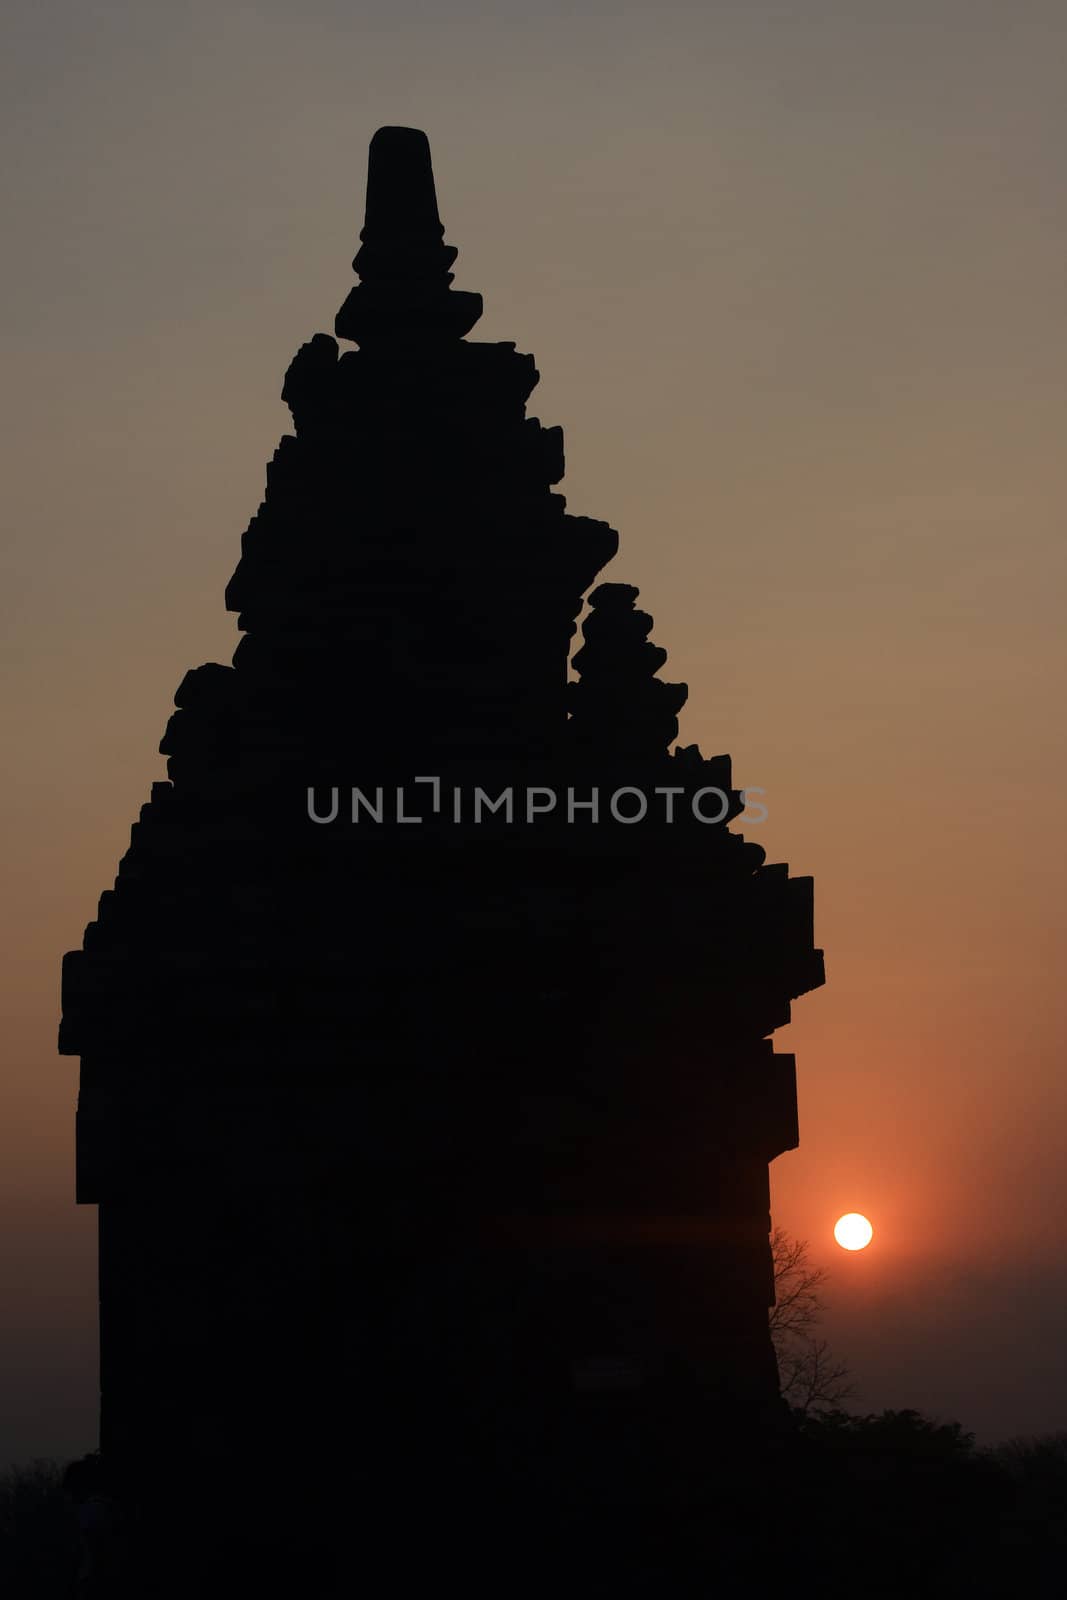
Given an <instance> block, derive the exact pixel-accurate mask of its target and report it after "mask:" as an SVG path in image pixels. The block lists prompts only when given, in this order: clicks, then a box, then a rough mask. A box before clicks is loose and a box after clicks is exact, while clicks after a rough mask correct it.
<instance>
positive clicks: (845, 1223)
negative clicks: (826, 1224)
mask: <svg viewBox="0 0 1067 1600" xmlns="http://www.w3.org/2000/svg"><path fill="white" fill-rule="evenodd" d="M834 1238H835V1239H836V1240H837V1242H838V1244H839V1245H840V1246H841V1248H842V1250H866V1248H867V1246H868V1245H869V1244H870V1242H871V1240H872V1239H873V1238H874V1229H873V1228H872V1227H871V1225H870V1223H869V1222H868V1221H867V1218H866V1217H864V1216H862V1215H861V1214H860V1213H859V1212H858V1211H850V1212H848V1214H847V1215H846V1216H843V1217H838V1219H837V1221H836V1222H835V1223H834Z"/></svg>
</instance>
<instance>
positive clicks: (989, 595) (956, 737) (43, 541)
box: [0, 0, 1067, 1464]
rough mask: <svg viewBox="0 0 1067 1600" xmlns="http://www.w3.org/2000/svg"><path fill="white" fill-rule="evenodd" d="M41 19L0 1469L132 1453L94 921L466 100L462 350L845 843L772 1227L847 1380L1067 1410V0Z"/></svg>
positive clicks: (22, 135) (805, 811)
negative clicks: (514, 385)
mask: <svg viewBox="0 0 1067 1600" xmlns="http://www.w3.org/2000/svg"><path fill="white" fill-rule="evenodd" d="M357 10H358V13H359V15H358V17H356V16H355V15H354V13H355V12H356V11H357ZM10 15H11V17H12V19H13V21H12V24H11V32H10V36H9V40H8V43H7V46H6V49H5V51H4V52H3V64H2V68H0V71H2V73H3V77H4V83H3V94H2V95H0V107H2V112H0V114H2V116H3V119H4V149H5V153H6V156H7V162H6V163H5V165H6V166H7V168H8V170H7V172H6V174H5V182H6V193H5V199H4V213H5V220H6V221H7V223H8V228H9V230H10V231H11V243H10V246H9V247H8V248H7V251H6V260H5V262H4V271H5V276H6V279H7V281H6V284H5V292H4V296H3V308H4V325H5V335H6V352H5V354H6V359H5V363H4V370H5V379H4V385H3V401H4V406H5V414H4V419H3V439H4V443H5V445H6V447H7V449H6V461H5V468H4V479H3V482H4V493H3V499H4V508H5V511H6V532H5V539H4V577H5V580H6V581H5V585H4V601H3V603H4V608H5V609H4V630H3V640H4V646H5V659H6V663H7V671H6V672H5V674H4V681H5V689H6V691H7V697H8V701H9V711H8V718H7V723H6V726H7V729H8V732H7V736H6V740H5V748H6V751H7V757H8V766H7V775H6V782H5V783H4V785H3V790H2V794H0V804H2V806H3V812H4V815H3V831H2V839H3V849H4V863H3V873H4V879H3V883H4V894H3V906H4V914H5V918H6V920H7V921H8V924H9V929H8V937H7V940H6V943H5V949H6V952H7V956H8V959H7V962H6V964H5V965H6V975H7V977H8V979H9V984H8V985H7V986H6V994H5V999H4V1019H3V1020H4V1033H5V1038H6V1050H5V1058H4V1060H5V1067H4V1089H5V1106H4V1115H3V1118H2V1124H0V1141H2V1149H0V1194H2V1197H3V1202H4V1214H5V1219H6V1220H5V1227H4V1233H3V1241H2V1244H0V1264H2V1272H3V1282H4V1286H5V1288H4V1304H5V1314H4V1318H3V1327H2V1329H0V1418H4V1419H6V1420H5V1423H4V1428H3V1430H0V1464H2V1462H3V1460H5V1459H7V1458H14V1459H25V1458H27V1457H28V1456H32V1455H34V1454H49V1453H53V1454H64V1453H70V1452H72V1451H75V1450H81V1449H85V1448H88V1447H89V1445H90V1444H91V1443H92V1437H93V1423H94V1418H93V1405H94V1396H93V1382H94V1359H95V1349H94V1339H95V1330H94V1314H95V1309H94V1303H93V1293H94V1289H93V1271H94V1261H93V1222H94V1218H93V1214H92V1213H91V1212H88V1211H76V1210H75V1208H74V1207H73V1204H72V1183H73V1109H74V1097H75V1083H76V1067H77V1064H76V1062H73V1061H70V1060H65V1059H61V1058H59V1057H57V1056H56V1054H55V1047H54V1038H55V1026H56V1017H57V1009H58V983H59V961H60V957H61V954H62V952H63V951H64V950H65V949H68V948H70V947H71V946H73V945H76V944H77V943H78V942H79V941H80V937H81V932H82V929H83V927H84V924H85V923H86V922H87V921H88V920H89V918H90V917H91V916H92V915H93V914H94V911H95V904H96V898H97V895H98V894H99V892H100V891H101V890H102V889H103V888H105V887H107V886H108V885H109V884H110V882H111V881H112V878H113V876H114V871H115V867H116V864H117V861H118V858H119V856H120V855H121V854H122V852H123V850H124V849H125V848H126V844H127V843H128V836H129V826H130V823H131V822H132V821H133V820H134V817H135V815H136V812H137V808H138V806H139V805H140V804H141V802H142V800H143V799H144V798H145V796H146V794H147V790H148V787H149V785H150V783H151V782H152V781H153V780H154V779H155V778H157V777H159V776H161V775H162V760H161V758H159V757H157V756H156V755H155V754H154V752H155V750H156V747H157V744H158V741H159V738H160V735H161V733H162V730H163V727H164V724H165V723H166V720H167V717H168V714H169V711H170V708H171V701H172V695H173V691H174V689H175V687H176V686H177V684H178V682H179V680H180V679H181V677H182V675H183V673H184V671H185V669H186V668H187V667H188V666H191V665H195V664H197V663H199V662H201V661H203V660H208V659H219V660H227V659H228V658H229V655H230V653H231V651H232V649H233V646H234V643H235V642H236V634H235V629H234V619H233V618H231V617H228V616H227V614H226V613H225V611H224V610H223V603H222V592H223V588H224V586H225V583H226V580H227V578H228V577H229V574H230V572H231V571H232V568H233V566H234V564H235V561H236V558H237V553H238V544H239V538H240V534H241V532H242V530H243V528H244V526H245V525H246V523H247V521H248V519H249V517H250V516H251V514H252V513H253V511H254V510H255V508H256V505H257V504H258V501H259V499H260V496H261V493H262V485H263V478H264V469H265V465H266V462H267V460H268V458H269V456H270V454H271V452H272V451H273V449H274V446H275V443H276V441H277V438H278V436H279V434H280V433H281V432H282V431H284V430H285V428H286V427H287V425H288V418H287V413H286V412H285V410H284V408H283V407H282V405H281V403H280V401H279V400H278V398H277V396H278V392H279V389H280V385H281V379H282V375H283V373H284V370H285V368H286V366H287V364H288V362H289V360H290V358H291V356H292V354H293V352H294V351H295V349H296V348H297V346H298V345H299V344H300V343H301V342H302V341H303V340H304V339H306V338H307V337H309V336H310V334H312V333H313V332H315V331H317V330H320V329H330V328H331V327H332V322H333V316H334V313H335V311H336V309H337V307H338V306H339V304H340V302H341V300H342V299H343V297H344V295H345V293H346V292H347V290H348V287H349V285H350V282H351V274H350V269H349V261H350V259H351V257H352V255H353V253H354V250H355V247H356V242H357V233H358V228H359V226H360V221H361V217H360V210H361V205H362V183H363V175H364V170H365V160H366V147H367V143H368V140H369V138H370V135H371V134H372V133H373V131H374V129H375V128H376V127H378V126H379V125H380V124H382V123H387V122H392V123H409V124H412V125H415V126H420V127H423V128H425V129H426V130H427V131H428V133H429V135H430V139H431V144H432V147H433V151H434V159H435V165H436V169H437V175H438V188H439V194H440V201H441V211H442V216H443V218H444V221H445V224H446V229H447V237H448V239H449V241H450V242H451V243H453V244H456V245H457V246H458V247H459V250H460V257H459V261H458V263H457V266H456V273H457V278H456V282H457V286H458V287H462V288H468V289H476V290H480V291H481V292H483V294H484V296H485V302H486V313H485V316H484V318H483V320H482V322H481V323H480V324H479V327H478V328H477V329H476V331H475V336H476V337H480V338H483V339H490V340H491V339H513V340H515V341H517V343H518V346H519V348H520V349H522V350H529V351H532V352H533V353H534V354H535V356H536V357H537V362H538V366H539V368H540V370H541V372H542V374H543V378H542V383H541V385H540V387H539V389H538V390H537V391H535V394H534V396H533V399H532V402H531V406H530V410H531V412H532V413H533V414H535V415H538V416H540V417H541V418H542V420H543V421H544V422H545V423H547V424H556V423H561V424H562V425H563V427H564V430H565V435H566V442H567V458H568V470H567V477H566V480H565V482H564V484H563V486H562V487H563V489H564V490H565V492H566V494H567V497H568V503H569V506H570V509H571V510H573V511H576V512H579V513H584V514H588V515H592V516H596V517H603V518H605V519H607V520H609V521H611V522H612V523H613V525H614V526H615V527H617V528H618V529H619V531H620V534H621V540H622V543H621V551H620V554H619V556H618V557H617V559H616V560H615V562H614V563H612V565H611V567H610V568H609V569H608V570H607V572H606V573H605V576H606V577H610V578H611V579H613V580H615V581H625V582H633V583H636V584H638V585H640V588H641V603H642V605H643V606H645V607H647V609H648V610H650V611H651V612H652V613H653V615H654V616H655V619H656V627H655V631H654V637H655V639H656V641H657V642H658V643H660V644H662V645H664V646H665V647H666V648H667V649H668V651H669V652H670V662H669V666H668V669H667V673H666V675H667V676H668V677H670V678H671V679H685V680H687V681H688V683H689V685H690V699H689V705H688V707H687V709H686V711H685V713H684V714H683V727H682V737H683V740H684V741H685V742H692V741H697V742H699V743H700V744H701V745H702V747H703V749H704V751H705V753H708V754H711V753H715V752H718V751H725V750H728V751H730V752H731V753H732V755H733V757H734V764H735V774H736V777H737V780H738V781H739V782H741V783H745V784H753V785H756V784H758V785H761V786H763V787H765V788H766V790H767V795H766V802H767V804H768V807H769V810H770V817H769V821H768V822H767V823H766V824H765V825H764V826H763V827H762V828H757V829H753V830H752V837H754V838H758V839H759V841H760V842H761V843H763V844H764V845H766V846H767V847H768V850H769V852H770V854H771V857H772V859H778V860H786V861H788V862H789V863H790V865H791V867H792V870H793V871H794V872H802V873H812V874H813V875H814V876H815V879H816V928H817V934H818V938H819V942H820V943H821V944H822V945H823V946H824V947H825V949H826V952H827V978H828V981H827V986H826V988H825V989H824V990H822V991H820V992H818V993H816V994H814V995H811V996H809V997H807V998H806V999H805V1000H803V1001H801V1002H800V1003H799V1004H798V1005H797V1007H796V1021H795V1023H794V1024H793V1026H792V1027H791V1028H790V1029H788V1030H786V1031H784V1032H783V1033H782V1034H781V1035H779V1036H778V1037H779V1048H788V1049H795V1050H796V1052H797V1055H798V1066H799V1079H800V1094H801V1133H802V1145H801V1148H800V1150H799V1151H798V1152H795V1153H793V1154H790V1155H788V1156H785V1157H783V1158H781V1159H780V1160H779V1161H778V1162H777V1163H776V1164H775V1167H774V1169H773V1173H772V1177H773V1193H774V1203H775V1220H776V1221H778V1222H780V1223H782V1224H783V1225H784V1226H786V1227H787V1228H788V1229H789V1230H790V1231H791V1232H794V1233H797V1234H800V1235H801V1236H804V1237H807V1238H809V1239H810V1240H811V1241H812V1245H813V1253H814V1254H815V1256H816V1257H817V1259H818V1260H820V1261H825V1262H826V1263H827V1264H828V1265H829V1266H830V1267H831V1268H832V1271H833V1279H832V1283H831V1286H830V1293H831V1299H832V1307H831V1311H830V1313H829V1316H828V1319H827V1325H826V1331H827V1333H828V1334H829V1335H830V1337H831V1338H832V1340H833V1342H834V1344H835V1346H837V1347H838V1348H839V1350H840V1353H841V1354H842V1355H843V1356H845V1357H846V1358H847V1359H848V1360H849V1361H850V1364H851V1366H852V1369H853V1373H854V1377H855V1379H856V1382H857V1386H858V1389H859V1396H858V1403H861V1404H863V1405H865V1406H870V1407H877V1406H882V1405H908V1404H914V1405H918V1406H921V1407H924V1408H927V1409H930V1410H933V1411H937V1412H940V1413H941V1414H943V1415H948V1416H953V1417H959V1418H960V1420H962V1421H963V1422H964V1423H965V1424H967V1425H968V1426H971V1427H976V1428H977V1429H978V1430H979V1432H980V1433H981V1434H982V1435H983V1436H985V1437H989V1438H992V1437H996V1436H999V1435H1003V1434H1007V1433H1012V1432H1022V1431H1035V1430H1040V1429H1045V1428H1048V1429H1051V1428H1067V1375H1065V1373H1064V1370H1063V1360H1062V1349H1063V1348H1064V1342H1065V1335H1067V1256H1065V1249H1064V1242H1063V1237H1062V1233H1063V1225H1062V1220H1061V1219H1062V1217H1063V1215H1064V1211H1065V1204H1064V1202H1065V1199H1067V1194H1065V1190H1067V1179H1065V1178H1064V1177H1063V1176H1062V1152H1063V1144H1064V1136H1063V1127H1064V1112H1065V1109H1067V1090H1065V1089H1064V1087H1063V1081H1064V1080H1063V1073H1062V1069H1061V1060H1062V1041H1063V1038H1064V1015H1063V998H1062V994H1063V985H1062V982H1061V973H1062V971H1063V957H1064V943H1065V939H1064V913H1063V907H1064V904H1065V895H1064V882H1063V876H1064V852H1063V849H1062V846H1061V840H1060V817H1061V812H1062V794H1063V787H1064V778H1065V764H1067V763H1065V754H1064V744H1063V739H1062V734H1061V722H1062V718H1061V716H1060V715H1059V712H1060V702H1061V700H1062V689H1063V646H1062V635H1063V629H1062V624H1061V617H1062V614H1063V608H1064V600H1065V592H1064V590H1065V585H1064V565H1065V561H1064V541H1063V536H1062V519H1063V506H1064V498H1065V497H1064V488H1065V484H1064V476H1065V471H1064V452H1063V448H1062V442H1061V434H1062V429H1063V422H1064V372H1065V358H1067V348H1065V345H1067V337H1065V332H1064V327H1065V323H1064V315H1063V297H1062V282H1063V258H1064V247H1065V244H1067V217H1065V209H1064V200H1063V187H1062V179H1061V177H1060V168H1061V166H1062V149H1063V147H1064V138H1065V134H1067V128H1065V126H1064V123H1065V122H1067V115H1065V111H1064V104H1065V102H1064V96H1063V85H1062V61H1063V59H1064V51H1065V48H1067V13H1065V12H1064V10H1063V7H1062V5H1060V4H1059V3H1056V4H1053V3H1048V4H1045V3H1029V0H1013V3H1009V0H998V3H984V0H924V3H922V4H919V3H916V0H897V3H895V4H892V5H891V4H888V3H883V0H870V3H868V4H863V5H846V4H845V3H844V0H840V3H831V0H805V3H804V4H803V5H791V4H786V3H785V0H781V3H777V4H772V3H770V0H744V3H742V0H735V3H722V4H714V3H705V4H701V5H699V6H698V5H696V4H678V3H676V0H664V3H663V4H662V5H660V6H658V7H656V8H642V7H638V6H636V5H630V6H628V5H624V4H619V3H603V4H600V3H593V4H589V5H585V6H583V5H581V4H578V5H577V6H576V7H574V8H567V9H566V11H564V10H563V8H559V7H557V6H556V5H554V4H553V3H548V4H547V5H546V6H544V7H540V8H537V10H536V15H535V14H534V8H532V7H519V6H518V5H517V4H514V3H505V4H498V5H495V6H490V5H488V4H477V3H460V4H457V5H453V6H450V7H440V6H436V7H432V6H430V5H429V4H426V5H418V4H415V3H413V0H394V3H391V4H389V5H386V4H385V3H384V0H373V3H371V4H368V5H363V6H360V7H358V8H355V7H352V6H349V5H342V4H341V3H340V0H336V3H334V0H309V3H308V4H307V5H303V6H301V7H300V8H298V10H297V11H294V9H293V8H292V7H282V6H281V5H280V4H255V3H251V4H243V5H233V6H230V5H225V4H224V5H222V6H216V5H214V4H212V5H208V4H207V3H206V0H192V3H190V4H187V5H184V6H182V7H174V6H170V5H163V4H152V3H149V4H144V3H141V4H136V5H135V4H133V3H132V0H130V3H123V4H114V3H100V4H96V5H93V6H89V7H86V6H80V5H79V6H77V7H76V6H75V5H74V4H73V3H72V0H57V3H56V4H54V5H52V6H50V7H46V8H42V7H40V6H38V5H30V4H28V3H26V0H16V3H15V4H14V5H13V7H12V8H11V9H10ZM753 959H754V960H758V959H759V952H758V951H754V952H753ZM852 1209H858V1210H862V1211H864V1212H866V1213H867V1214H868V1215H869V1216H870V1217H871V1218H872V1219H873V1221H874V1223H875V1227H876V1229H877V1237H876V1240H875V1243H874V1245H873V1246H872V1247H871V1249H870V1250H869V1251H867V1252H865V1253H863V1254H861V1255H858V1256H847V1255H846V1254H845V1253H844V1252H841V1251H839V1250H837V1249H836V1247H835V1246H834V1245H833V1243H832V1240H831V1237H830V1229H831V1227H832V1224H833V1221H834V1219H835V1218H836V1216H837V1215H838V1214H839V1213H840V1212H842V1211H846V1210H852Z"/></svg>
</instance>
